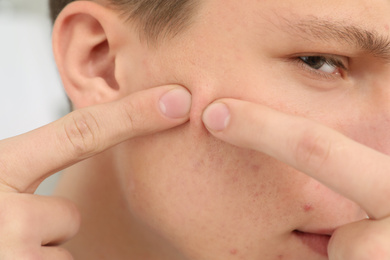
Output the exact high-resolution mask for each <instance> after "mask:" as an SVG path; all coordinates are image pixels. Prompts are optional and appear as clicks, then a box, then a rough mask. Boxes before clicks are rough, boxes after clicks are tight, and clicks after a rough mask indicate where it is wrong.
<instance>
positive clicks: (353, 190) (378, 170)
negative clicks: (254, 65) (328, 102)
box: [203, 99, 390, 218]
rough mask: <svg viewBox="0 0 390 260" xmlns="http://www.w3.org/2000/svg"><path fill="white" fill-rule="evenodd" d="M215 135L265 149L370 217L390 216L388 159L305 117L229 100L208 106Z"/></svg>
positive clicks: (206, 115)
mask: <svg viewBox="0 0 390 260" xmlns="http://www.w3.org/2000/svg"><path fill="white" fill-rule="evenodd" d="M203 121H204V122H205V125H206V127H207V128H208V129H209V130H210V132H211V133H212V134H213V135H215V136H216V137H218V138H220V139H222V140H224V141H226V142H229V143H232V144H234V145H237V146H240V147H245V148H250V149H254V150H257V151H260V152H263V153H266V154H268V155H270V156H272V157H274V158H276V159H278V160H280V161H282V162H284V163H287V164H289V165H290V166H292V167H294V168H296V169H297V170H299V171H301V172H304V173H305V174H307V175H309V176H311V177H313V178H315V179H317V180H318V181H320V182H321V183H323V184H324V185H326V186H328V187H330V188H332V189H333V190H335V191H337V192H338V193H340V194H342V195H343V196H345V197H347V198H349V199H351V200H353V201H355V202H357V203H358V204H359V205H360V206H361V207H362V208H363V209H364V210H366V212H367V213H368V214H369V215H370V217H373V218H383V217H385V216H388V215H390V204H389V203H388V198H390V175H389V171H390V157H388V156H386V155H384V154H382V153H380V152H377V151H375V150H373V149H371V148H369V147H366V146H364V145H362V144H359V143H357V142H355V141H353V140H351V139H349V138H347V137H345V136H344V135H342V134H341V133H339V132H337V131H335V130H333V129H330V128H328V127H325V126H323V125H321V124H319V123H316V122H314V121H311V120H309V119H306V118H302V117H297V116H292V115H287V114H284V113H281V112H278V111H275V110H273V109H271V108H268V107H265V106H262V105H258V104H253V103H250V102H245V101H239V100H234V99H223V100H219V101H218V102H217V103H214V104H212V105H211V106H209V107H208V108H207V109H206V110H205V112H204V115H203Z"/></svg>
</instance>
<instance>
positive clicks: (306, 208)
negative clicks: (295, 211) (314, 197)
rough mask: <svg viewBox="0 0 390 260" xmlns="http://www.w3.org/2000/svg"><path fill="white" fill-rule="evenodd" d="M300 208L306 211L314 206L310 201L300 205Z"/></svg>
mask: <svg viewBox="0 0 390 260" xmlns="http://www.w3.org/2000/svg"><path fill="white" fill-rule="evenodd" d="M302 209H303V211H304V212H306V213H307V212H310V211H312V210H313V209H314V208H313V206H312V205H311V204H310V203H306V204H304V205H303V206H302Z"/></svg>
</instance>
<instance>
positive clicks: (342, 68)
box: [293, 55, 348, 80]
mask: <svg viewBox="0 0 390 260" xmlns="http://www.w3.org/2000/svg"><path fill="white" fill-rule="evenodd" d="M304 58H320V59H321V60H322V61H323V62H324V64H327V65H329V66H333V67H335V68H338V70H339V71H338V72H337V73H327V72H321V71H320V70H319V69H316V68H313V67H311V66H310V65H309V64H308V63H307V62H305V61H304ZM293 59H294V61H296V62H297V63H298V65H299V66H301V67H302V68H303V69H304V70H306V71H308V72H309V73H311V74H312V75H314V76H316V77H321V78H324V79H327V80H329V79H337V78H340V77H341V78H344V77H345V74H346V73H347V72H348V69H347V65H346V64H345V62H344V61H342V59H341V58H340V57H338V56H331V55H301V56H296V57H295V58H293Z"/></svg>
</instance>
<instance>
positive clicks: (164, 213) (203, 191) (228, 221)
mask: <svg viewBox="0 0 390 260" xmlns="http://www.w3.org/2000/svg"><path fill="white" fill-rule="evenodd" d="M120 150H121V151H120V153H119V154H118V156H119V158H120V161H121V162H120V163H119V164H118V165H120V167H121V169H120V171H119V172H120V179H121V183H122V188H123V189H124V192H125V195H126V197H127V199H128V204H129V207H130V209H131V212H132V213H133V214H135V215H137V217H138V218H139V219H142V221H145V222H147V223H148V225H150V226H152V227H153V228H154V229H155V230H156V232H159V233H160V234H161V235H164V234H165V235H167V234H169V238H170V239H173V240H175V243H177V241H187V240H188V238H187V237H186V234H194V235H193V236H192V237H191V239H193V240H196V241H204V242H202V243H204V245H205V246H206V245H207V244H208V242H210V244H213V243H212V242H211V241H207V239H206V237H207V238H210V239H211V238H216V237H218V239H219V241H220V242H219V243H220V244H221V246H222V244H227V243H229V241H230V240H231V238H233V237H234V238H236V239H235V242H236V243H240V241H241V242H242V243H243V244H246V245H247V246H248V239H247V237H248V236H249V237H257V238H256V239H254V241H259V239H261V238H262V237H267V236H269V235H270V234H271V233H272V232H274V233H278V232H279V233H281V232H282V230H284V229H286V225H287V223H288V221H289V219H290V218H291V212H292V211H293V210H294V208H296V209H299V211H301V203H300V202H299V200H300V199H299V197H300V195H299V191H298V190H295V188H294V187H297V185H292V184H293V183H294V182H302V181H304V178H302V179H301V180H300V177H302V176H301V175H298V176H300V177H298V178H296V179H295V180H294V179H292V178H291V176H297V175H293V174H291V169H289V168H287V167H286V166H284V165H281V164H279V163H278V162H276V161H275V160H273V159H271V158H269V157H266V156H264V155H262V154H259V153H255V152H252V151H248V150H242V149H239V148H236V147H233V146H230V145H228V144H225V143H222V142H220V141H218V140H216V139H214V138H213V137H211V136H210V135H209V134H208V133H207V132H206V131H205V130H202V132H200V130H199V128H198V127H196V126H194V125H191V123H189V124H187V125H186V126H183V127H180V128H177V129H174V130H170V131H167V132H164V133H160V134H158V135H154V136H151V137H147V138H141V139H137V140H133V141H131V142H129V143H126V144H123V145H122V146H121V149H120ZM121 157H122V158H121ZM117 158H118V157H117ZM124 162H125V163H124ZM294 193H296V195H294V196H292V194H294ZM276 223H277V225H276ZM198 236H199V237H198ZM249 244H250V243H249ZM253 246H254V247H256V245H255V244H253ZM221 250H222V248H221Z"/></svg>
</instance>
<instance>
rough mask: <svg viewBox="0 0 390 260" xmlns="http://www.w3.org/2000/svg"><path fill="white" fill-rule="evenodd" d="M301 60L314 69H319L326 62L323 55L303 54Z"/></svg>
mask: <svg viewBox="0 0 390 260" xmlns="http://www.w3.org/2000/svg"><path fill="white" fill-rule="evenodd" d="M301 60H302V61H303V62H304V63H306V64H307V65H309V66H310V67H312V68H313V69H316V70H318V69H320V68H321V67H322V66H323V65H324V64H325V63H326V60H325V59H324V57H321V56H305V57H301Z"/></svg>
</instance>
